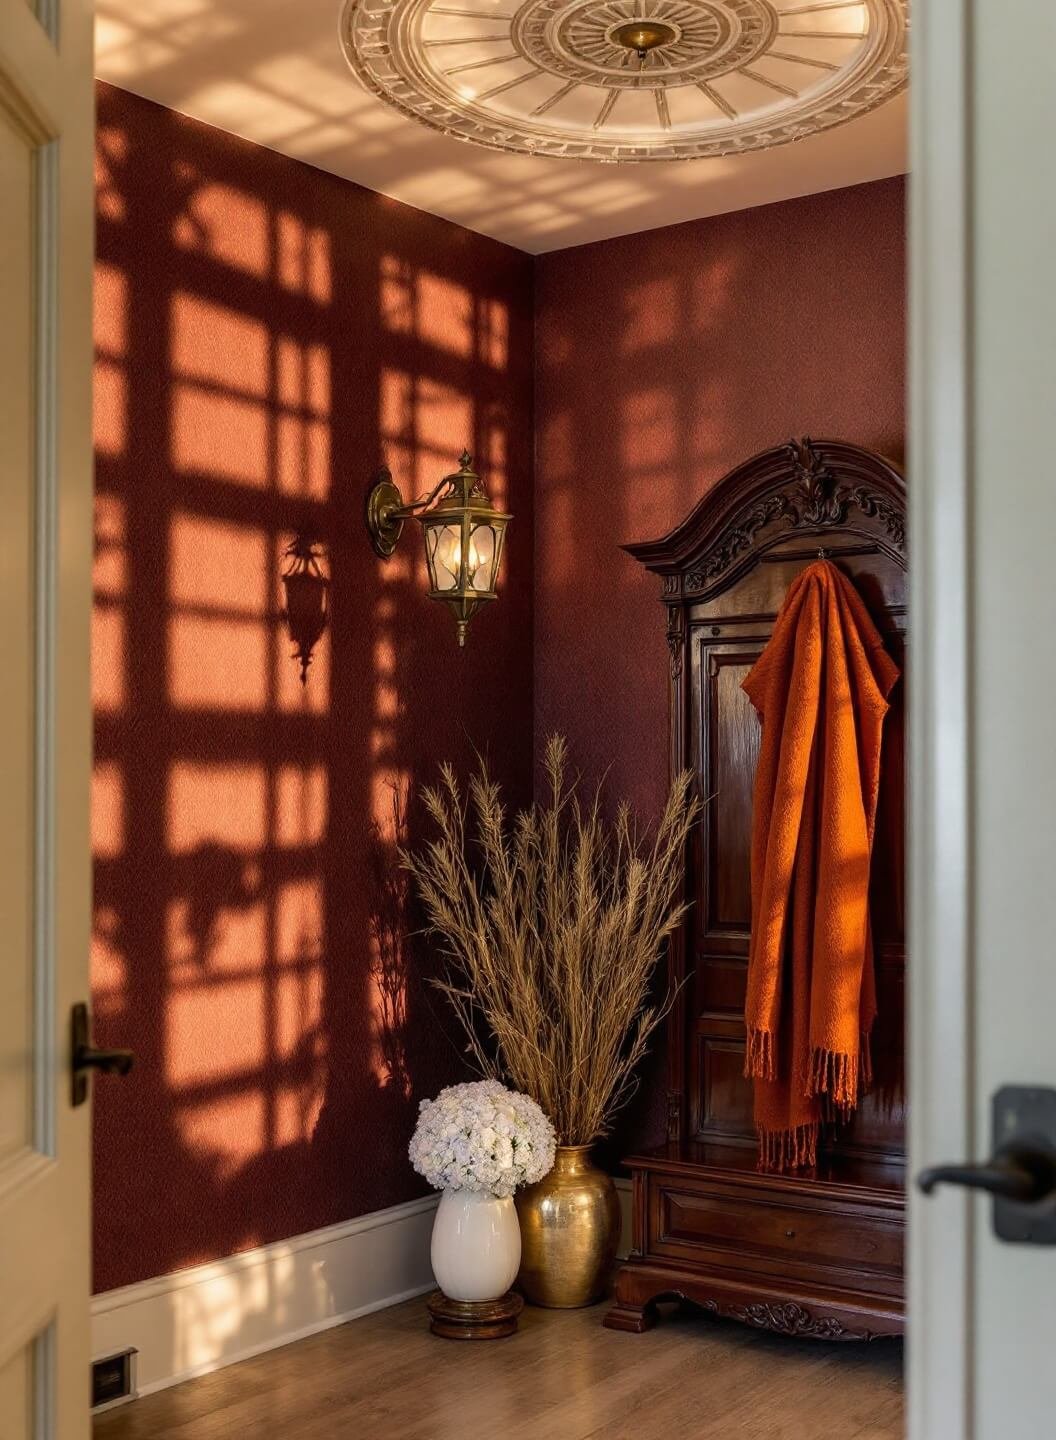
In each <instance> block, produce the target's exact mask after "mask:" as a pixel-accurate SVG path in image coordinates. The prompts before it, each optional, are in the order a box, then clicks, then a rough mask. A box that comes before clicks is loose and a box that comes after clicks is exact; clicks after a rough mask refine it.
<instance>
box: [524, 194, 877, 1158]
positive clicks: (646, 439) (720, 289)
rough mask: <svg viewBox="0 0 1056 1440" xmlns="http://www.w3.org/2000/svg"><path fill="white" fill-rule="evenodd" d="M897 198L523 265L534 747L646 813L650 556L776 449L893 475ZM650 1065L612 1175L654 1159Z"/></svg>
mask: <svg viewBox="0 0 1056 1440" xmlns="http://www.w3.org/2000/svg"><path fill="white" fill-rule="evenodd" d="M903 231H904V185H903V182H902V180H900V179H895V180H885V181H882V182H880V183H877V184H871V185H862V186H857V187H855V188H853V189H847V190H839V191H833V192H829V193H828V194H823V195H814V196H810V197H808V198H806V199H802V200H793V201H789V202H786V203H784V204H780V205H771V206H766V207H764V208H760V209H756V210H746V211H741V212H739V213H736V214H732V215H723V216H719V217H716V218H713V219H707V220H701V221H697V222H694V223H692V224H688V225H679V226H673V227H670V228H668V229H663V230H653V231H648V232H646V233H644V234H638V235H630V236H627V237H625V238H622V239H618V240H611V241H605V242H602V243H599V244H596V245H585V246H582V247H579V248H577V249H574V250H565V251H560V252H558V253H556V254H551V255H546V256H543V257H542V258H541V259H540V260H539V261H538V262H537V265H536V392H535V394H536V458H535V513H536V547H535V637H536V640H535V729H536V735H537V736H538V737H539V738H540V740H541V739H542V737H543V736H544V735H545V734H547V733H548V732H549V731H550V730H552V729H560V730H562V731H564V732H565V734H566V735H567V736H568V737H569V740H570V742H571V745H572V748H573V753H574V755H575V758H576V760H577V761H578V763H579V765H580V767H581V768H582V769H583V771H584V772H585V773H586V774H588V775H592V776H593V775H597V774H600V773H601V772H602V771H603V770H604V769H605V768H606V767H609V784H610V787H611V790H612V792H614V793H622V794H625V795H626V796H627V797H628V798H630V799H631V800H632V801H633V802H634V803H635V804H636V805H637V806H639V807H640V808H641V810H642V811H643V812H644V813H646V814H650V815H651V814H653V813H655V811H656V809H657V807H658V805H659V804H660V803H661V800H662V796H663V793H664V789H665V785H666V780H667V748H666V747H667V723H668V717H667V669H666V665H667V649H666V645H665V641H664V619H663V610H662V607H661V605H660V604H659V589H658V585H657V582H656V580H655V578H654V577H652V576H650V575H648V574H647V573H646V572H645V571H643V570H642V569H641V568H640V567H639V566H638V565H636V564H635V563H634V562H633V561H632V560H631V559H630V557H629V556H627V555H625V554H623V552H622V551H621V550H620V548H619V546H620V544H621V543H622V542H624V541H628V540H641V539H646V538H651V537H653V536H658V535H662V534H664V533H665V532H666V531H667V530H669V529H670V528H671V527H672V526H673V525H675V524H676V523H677V522H678V521H680V520H681V519H682V518H683V517H684V516H685V515H686V513H687V512H688V511H689V510H690V508H691V507H692V506H693V505H694V504H695V503H696V502H697V501H698V500H699V499H700V497H701V496H702V495H703V494H704V493H705V492H706V491H707V489H708V487H709V486H711V485H713V484H714V483H715V481H716V480H718V479H719V478H720V477H721V476H722V475H723V474H724V473H725V472H726V471H727V470H729V469H730V468H731V467H732V466H733V465H735V464H737V463H739V462H740V461H741V460H745V459H747V458H748V457H749V456H750V455H752V454H754V453H755V452H756V451H757V450H761V449H763V448H765V447H767V446H770V445H774V444H777V443H779V442H781V441H784V440H788V439H790V438H792V437H793V436H802V435H816V436H825V437H836V438H840V439H844V440H852V441H855V442H857V443H858V444H861V445H866V446H869V447H871V448H872V449H875V450H878V451H880V452H882V453H883V454H886V455H889V456H892V457H893V458H894V459H896V460H901V458H902V454H903V448H904V414H903V404H904V401H903V392H904V385H905V364H904V350H905V298H904V297H905V277H904V259H905V257H904V243H903ZM661 1092H662V1084H660V1083H659V1079H658V1061H657V1060H656V1059H655V1058H654V1060H653V1062H652V1063H651V1066H650V1071H649V1075H648V1076H647V1078H646V1082H645V1083H644V1084H643V1086H642V1090H641V1092H640V1096H639V1099H638V1101H637V1103H636V1105H635V1107H634V1109H633V1111H632V1112H631V1113H630V1114H629V1115H628V1116H627V1117H625V1120H624V1122H623V1124H622V1125H621V1127H620V1134H619V1136H618V1137H616V1139H615V1141H614V1144H613V1150H612V1153H613V1154H615V1153H616V1152H617V1151H618V1150H619V1149H620V1148H621V1147H629V1146H631V1145H633V1144H635V1143H639V1142H648V1143H659V1142H660V1141H661V1140H662V1116H661V1114H660V1106H659V1104H658V1103H657V1101H658V1098H659V1096H660V1094H661Z"/></svg>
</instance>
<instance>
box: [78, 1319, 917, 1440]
mask: <svg viewBox="0 0 1056 1440" xmlns="http://www.w3.org/2000/svg"><path fill="white" fill-rule="evenodd" d="M603 1314H604V1307H602V1306H597V1307H595V1308H593V1309H590V1310H575V1311H563V1312H562V1311H556V1310H550V1311H545V1310H535V1309H531V1308H528V1309H526V1310H525V1313H524V1315H523V1317H522V1321H521V1330H520V1332H519V1333H518V1335H516V1336H515V1337H512V1338H511V1339H508V1340H498V1341H490V1342H481V1343H478V1344H470V1343H466V1342H456V1341H451V1340H439V1339H436V1338H435V1337H434V1336H432V1335H430V1334H429V1332H428V1329H427V1317H426V1315H425V1309H424V1302H423V1301H420V1300H414V1301H410V1302H408V1303H407V1304H406V1305H400V1306H397V1307H395V1308H394V1309H391V1310H383V1311H380V1312H379V1313H378V1314H376V1315H371V1316H367V1317H365V1318H364V1319H361V1320H354V1321H352V1323H351V1324H348V1325H342V1326H340V1327H339V1328H337V1329H334V1330H327V1331H324V1332H323V1333H322V1334H320V1335H314V1336H312V1337H311V1338H310V1339H308V1340H302V1341H300V1342H298V1343H297V1344H296V1345H288V1346H286V1347H284V1348H283V1349H281V1350H272V1351H270V1352H269V1353H268V1354H266V1355H259V1356H256V1357H255V1358H254V1359H252V1360H244V1361H242V1362H241V1363H240V1364H238V1365H231V1366H229V1367H228V1368H227V1369H225V1370H218V1371H216V1372H215V1373H214V1374H212V1375H207V1376H204V1377H203V1378H202V1379H200V1380H191V1381H188V1382H186V1383H185V1384H183V1385H177V1386H174V1387H173V1388H172V1389H170V1390H164V1391H161V1392H160V1393H158V1394H156V1395H149V1396H147V1397H146V1398H145V1399H143V1400H137V1401H134V1402H133V1403H132V1404H131V1405H127V1406H125V1407H123V1408H121V1409H118V1410H112V1411H109V1412H108V1413H105V1414H103V1415H101V1416H99V1417H98V1418H97V1419H96V1421H95V1427H94V1440H236V1437H237V1440H274V1437H282V1440H338V1437H340V1440H347V1437H349V1436H353V1437H356V1440H456V1437H457V1440H465V1437H467V1436H486V1435H493V1436H502V1437H503V1440H660V1437H663V1440H669V1437H671V1436H677V1437H679V1440H720V1437H721V1440H901V1437H902V1435H903V1423H902V1376H901V1358H902V1357H901V1345H900V1343H899V1342H897V1341H879V1342H875V1343H874V1344H872V1345H832V1344H824V1343H821V1342H818V1341H809V1340H784V1339H779V1338H777V1337H774V1336H771V1335H766V1334H763V1333H760V1332H758V1331H752V1330H747V1329H745V1328H743V1327H742V1326H739V1325H734V1324H727V1323H723V1322H721V1321H716V1320H714V1319H713V1318H710V1317H707V1316H703V1315H688V1314H686V1315H684V1314H679V1313H674V1314H671V1315H669V1316H668V1317H667V1318H665V1319H664V1320H663V1321H662V1322H661V1324H659V1325H658V1326H657V1327H656V1328H655V1329H654V1330H651V1331H649V1332H648V1333H647V1334H645V1335H626V1334H618V1333H616V1332H614V1331H611V1330H605V1329H603V1328H602V1325H601V1318H602V1315H603Z"/></svg>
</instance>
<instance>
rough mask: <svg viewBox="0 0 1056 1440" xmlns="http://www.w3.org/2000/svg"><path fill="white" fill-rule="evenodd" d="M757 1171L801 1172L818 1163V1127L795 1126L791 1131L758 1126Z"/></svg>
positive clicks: (808, 1125) (812, 1125) (811, 1125)
mask: <svg viewBox="0 0 1056 1440" xmlns="http://www.w3.org/2000/svg"><path fill="white" fill-rule="evenodd" d="M758 1133H759V1169H760V1170H776V1171H778V1172H780V1171H782V1170H802V1169H806V1168H809V1167H812V1166H814V1165H816V1164H817V1163H818V1127H817V1125H816V1124H813V1123H811V1124H807V1125H797V1126H796V1127H795V1128H794V1129H792V1130H764V1129H763V1128H762V1126H759V1131H758Z"/></svg>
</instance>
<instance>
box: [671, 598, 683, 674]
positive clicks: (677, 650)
mask: <svg viewBox="0 0 1056 1440" xmlns="http://www.w3.org/2000/svg"><path fill="white" fill-rule="evenodd" d="M684 625H685V621H684V611H683V610H682V607H681V606H680V605H672V606H671V607H670V608H669V610H668V612H667V648H668V650H669V651H670V652H671V679H672V680H673V681H677V680H679V679H681V677H682V654H683V651H684V649H685V646H684V645H683V643H682V642H683V640H684V638H685V629H684Z"/></svg>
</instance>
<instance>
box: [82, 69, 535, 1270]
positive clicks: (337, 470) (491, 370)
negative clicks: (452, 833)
mask: <svg viewBox="0 0 1056 1440" xmlns="http://www.w3.org/2000/svg"><path fill="white" fill-rule="evenodd" d="M98 154H99V190H98V274H97V318H96V338H97V382H98V383H97V419H96V438H97V497H98V498H97V517H96V530H97V537H96V538H97V595H96V609H95V644H94V677H95V703H96V714H97V728H96V750H97V757H96V777H95V804H94V816H95V834H96V839H95V849H96V861H95V874H96V887H95V888H96V904H95V937H94V938H95V946H94V951H95V953H94V991H95V1008H96V1033H97V1038H98V1040H99V1042H100V1043H101V1044H104V1045H105V1044H110V1043H116V1044H127V1045H131V1046H132V1047H133V1048H134V1049H135V1051H136V1056H137V1061H136V1069H135V1071H134V1072H133V1076H132V1077H131V1078H130V1079H129V1080H128V1081H125V1082H123V1083H119V1082H116V1081H108V1080H103V1081H102V1082H101V1083H100V1084H99V1085H98V1087H97V1097H98V1098H97V1106H96V1153H95V1185H96V1191H95V1217H96V1218H95V1226H96V1257H95V1258H96V1285H97V1288H99V1289H106V1288H109V1287H111V1286H115V1285H121V1284H125V1283H128V1282H131V1281H134V1280H137V1279H141V1278H143V1277H145V1276H150V1275H156V1274H159V1273H163V1272H166V1271H169V1270H171V1269H174V1268H176V1267H179V1266H182V1265H186V1264H190V1263H194V1262H196V1261H201V1260H206V1259H209V1258H213V1257H216V1256H222V1255H226V1254H229V1253H231V1252H233V1251H235V1250H238V1249H240V1248H245V1247H247V1246H251V1245H254V1244H258V1243H264V1242H267V1241H270V1240H274V1239H276V1238H280V1237H284V1236H287V1235H291V1234H294V1233H297V1232H300V1231H304V1230H309V1229H312V1228H313V1227H316V1226H320V1225H325V1224H328V1223H331V1222H334V1221H338V1220H341V1219H344V1218H346V1217H348V1216H352V1215H355V1214H357V1213H361V1212H363V1211H367V1210H371V1209H374V1208H377V1207H380V1206H384V1205H389V1204H392V1203H394V1202H397V1201H400V1200H403V1199H406V1198H408V1197H409V1196H411V1195H412V1194H415V1193H418V1189H419V1187H418V1185H417V1183H416V1177H415V1176H414V1175H413V1173H412V1172H411V1170H410V1168H409V1166H408V1164H407V1161H406V1153H405V1146H406V1140H407V1136H408V1133H409V1128H410V1125H411V1120H412V1115H413V1111H414V1107H415V1103H416V1100H417V1098H418V1096H419V1095H420V1094H422V1093H428V1092H431V1091H432V1090H433V1089H435V1087H436V1086H437V1085H438V1084H439V1083H441V1081H442V1080H443V1079H445V1078H447V1077H448V1076H449V1075H450V1074H452V1073H455V1071H456V1070H457V1065H458V1061H457V1058H456V1054H455V1051H454V1049H453V1047H452V1046H451V1045H450V1044H449V1042H448V1039H447V1038H446V1037H445V1036H444V1034H443V1031H442V1026H440V1025H438V1024H437V1023H436V1022H435V1021H434V1018H433V1010H434V1009H435V1008H436V1001H435V1000H434V999H433V997H432V996H430V995H429V994H427V993H425V992H424V991H423V987H422V985H421V983H420V982H419V980H418V979H417V977H418V975H419V973H420V969H421V964H422V963H425V962H424V957H421V956H418V957H415V956H411V955H409V954H408V953H407V952H406V949H405V947H404V945H403V943H402V942H401V940H400V938H399V936H400V934H401V931H402V924H403V916H402V912H403V899H404V897H403V895H402V894H401V889H400V885H399V884H398V883H396V884H393V883H392V879H391V877H392V875H393V870H392V858H393V856H392V846H393V810H392V804H393V796H394V794H395V795H397V796H399V797H401V799H400V803H401V805H402V797H403V796H405V795H406V792H407V789H408V787H409V786H414V785H415V784H417V783H418V782H419V781H420V780H421V779H422V778H424V777H428V776H430V775H431V774H432V773H433V772H434V769H435V766H436V764H437V762H438V761H439V760H440V759H442V758H452V759H454V760H455V761H456V762H457V763H458V764H460V765H466V764H468V762H469V759H470V756H471V754H472V749H473V747H474V746H479V747H482V748H488V749H489V750H490V752H491V755H492V757H493V760H494V762H495V766H496V769H497V770H498V772H499V774H500V775H501V776H502V778H503V779H504V780H505V781H506V782H507V784H508V785H509V787H510V791H511V795H512V796H513V797H515V798H518V799H523V798H524V796H525V795H526V794H527V793H528V790H529V788H530V784H531V755H530V750H531V644H532V628H531V627H532V606H531V587H532V572H531V567H532V496H531V490H530V478H531V433H532V373H531V347H532V310H531V302H532V264H531V261H530V260H529V259H528V258H527V257H526V256H523V255H521V254H519V253H518V252H515V251H513V250H510V249H508V248H506V247H504V246H501V245H498V244H496V243H494V242H491V241H488V240H485V239H482V238H481V237H479V236H476V235H472V234H469V233H468V232H466V231H464V230H460V229H459V228H458V227H456V226H454V225H450V224H447V223H445V222H443V221H440V220H437V219H435V218H433V217H431V216H428V215H425V214H423V213H421V212H419V211H415V210H411V209H409V208H407V207H404V206H401V205H398V204H395V203H394V202H392V201H389V200H386V199H384V198H382V197H381V196H378V195H375V194H372V193H370V192H368V191H365V190H362V189H359V188H357V187H355V186H352V185H349V184H347V183H344V182H342V181H340V180H337V179H334V178H333V177H331V176H328V175H324V174H322V173H320V172H319V171H316V170H313V169H310V168H308V167H306V166H303V165H299V164H297V163H295V162H293V161H290V160H287V159H285V158H283V157H280V156H279V155H276V154H274V153H272V152H270V151H267V150H263V149H260V148H258V147H255V146H252V145H248V144H245V143H243V142H241V141H239V140H237V139H234V138H232V137H230V136H227V135H224V134H222V133H221V132H219V131H216V130H212V129H209V128H207V127H205V126H202V125H198V124H196V123H193V122H191V121H188V120H186V119H184V118H182V117H180V116H177V115H174V114H172V113H170V112H167V111H165V110H163V109H161V108H159V107H157V106H154V105H151V104H149V103H147V102H145V101H142V100H139V99H137V98H135V97H133V96H131V95H128V94H125V93H123V92H121V91H119V90H114V89H111V88H109V87H106V86H102V87H100V90H99V141H98ZM464 442H466V443H469V444H470V446H471V448H472V449H474V451H475V452H476V454H477V455H478V457H479V459H480V467H481V469H482V471H483V474H484V476H485V478H486V480H487V482H488V484H489V486H490V487H491V490H492V494H493V495H494V496H495V497H496V498H498V499H500V500H506V501H508V502H509V506H510V508H511V509H512V510H513V512H514V514H515V516H516V521H515V523H514V525H513V526H512V527H511V532H510V542H509V549H508V552H507V560H506V562H505V580H504V585H503V596H502V600H501V603H499V604H497V605H495V606H494V607H493V610H492V611H491V612H490V613H487V614H485V615H482V616H480V617H478V618H477V619H476V620H475V621H474V622H473V625H472V626H471V629H470V636H469V641H468V645H467V648H466V650H465V651H464V652H461V653H460V652H459V651H458V650H457V648H456V647H455V644H454V623H453V621H452V620H451V619H450V618H449V616H448V615H447V613H446V612H445V611H442V609H441V607H440V606H438V605H435V604H434V603H432V602H430V601H429V600H427V599H426V597H425V595H424V593H423V570H424V566H423V564H422V563H421V561H420V559H419V556H418V549H417V547H418V546H419V544H420V542H419V540H418V537H417V535H416V534H413V533H412V534H408V535H407V536H406V537H405V542H404V544H403V545H402V546H401V548H400V550H399V552H398V554H397V557H396V559H395V560H394V561H392V562H389V563H388V564H383V563H382V562H380V561H378V560H376V559H375V557H374V556H373V554H372V552H371V550H370V547H369V545H368V543H367V538H366V534H365V531H364V529H363V521H362V512H363V503H364V495H365V489H366V483H367V480H368V477H369V476H370V475H371V472H372V470H373V469H374V468H375V467H376V466H377V464H378V462H379V459H380V458H381V456H382V455H383V454H384V456H385V457H386V458H387V459H388V460H389V462H390V463H391V465H392V467H393V469H394V471H395V473H396V475H397V477H398V479H399V480H400V482H401V483H402V484H403V485H404V490H405V494H407V493H414V494H418V493H420V492H421V491H422V490H424V489H426V488H427V487H431V486H432V484H433V483H434V482H435V480H436V479H437V478H439V476H440V475H442V474H444V473H445V472H446V471H447V470H448V469H450V468H452V461H453V460H454V458H455V457H456V456H457V454H458V451H459V450H460V449H461V447H462V444H463V443H464ZM301 526H307V527H309V528H311V529H313V530H314V531H315V532H316V533H318V535H319V536H320V537H321V538H322V539H323V540H324V541H325V543H326V545H327V546H328V548H329V550H330V557H331V558H330V561H329V568H330V569H331V571H332V574H333V587H332V603H333V627H332V631H331V633H330V635H329V636H327V638H326V639H325V640H324V642H323V643H322V645H321V647H320V651H319V654H318V658H317V660H316V662H315V664H314V665H313V667H312V670H311V674H310V678H309V683H308V687H307V689H306V690H303V691H302V689H301V687H300V684H299V682H298V678H297V673H296V667H295V666H294V665H293V663H292V662H291V661H290V659H289V644H288V641H287V639H286V637H285V635H284V633H283V629H282V626H281V624H280V622H279V616H278V610H279V604H280V591H279V588H278V584H277V575H278V571H279V567H280V558H281V552H282V549H283V546H284V545H285V544H286V543H287V542H288V539H289V537H290V535H291V533H292V532H293V531H294V530H295V529H296V528H298V527H301ZM393 787H395V790H394V789H393ZM411 824H412V827H413V825H414V818H413V811H412V820H411Z"/></svg>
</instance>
